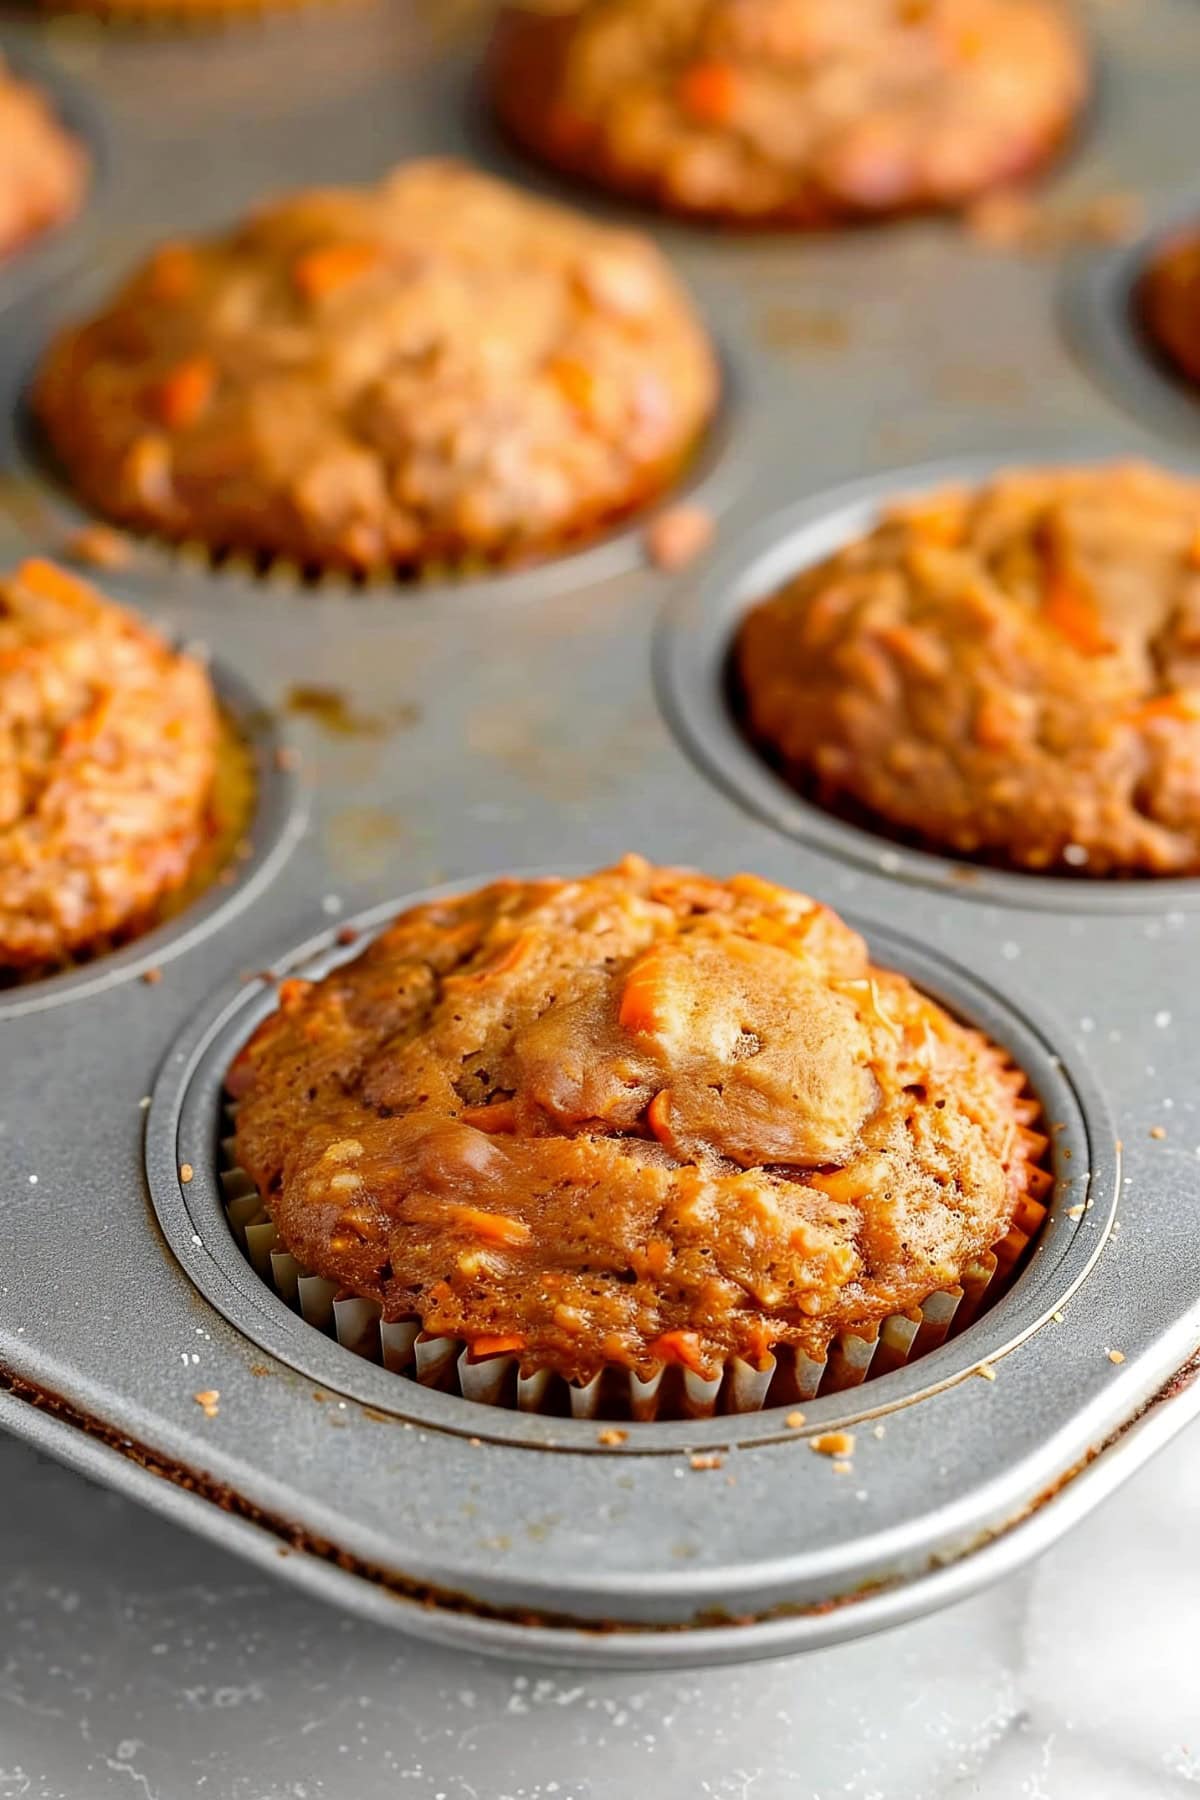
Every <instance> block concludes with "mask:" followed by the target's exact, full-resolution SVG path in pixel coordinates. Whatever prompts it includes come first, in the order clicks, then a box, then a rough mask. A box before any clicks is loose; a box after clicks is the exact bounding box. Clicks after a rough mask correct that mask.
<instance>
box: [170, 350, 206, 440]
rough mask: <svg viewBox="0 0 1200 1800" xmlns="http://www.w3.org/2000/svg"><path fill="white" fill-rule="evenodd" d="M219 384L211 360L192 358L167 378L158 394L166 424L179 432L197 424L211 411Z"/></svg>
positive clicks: (176, 368)
mask: <svg viewBox="0 0 1200 1800" xmlns="http://www.w3.org/2000/svg"><path fill="white" fill-rule="evenodd" d="M216 385H217V370H216V365H215V364H214V362H213V360H212V358H211V357H208V356H189V357H188V358H187V359H186V360H185V361H184V362H181V363H177V364H176V366H175V367H174V368H173V369H172V370H171V371H170V373H169V374H168V375H164V377H163V379H162V380H161V381H160V382H159V384H158V388H157V390H156V392H155V408H156V410H157V412H158V416H159V418H160V419H161V420H162V422H163V424H164V425H166V426H168V427H169V428H170V429H171V430H175V431H179V430H183V429H186V427H187V426H189V425H194V424H196V422H197V420H198V419H200V418H202V417H203V415H204V414H205V412H207V410H208V405H209V402H210V401H211V399H212V397H213V390H214V389H215V387H216Z"/></svg>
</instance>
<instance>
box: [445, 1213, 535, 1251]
mask: <svg viewBox="0 0 1200 1800" xmlns="http://www.w3.org/2000/svg"><path fill="white" fill-rule="evenodd" d="M454 1217H455V1219H456V1220H457V1221H458V1223H459V1224H460V1225H465V1226H466V1227H467V1229H468V1231H473V1232H474V1233H475V1236H476V1237H481V1238H483V1239H484V1240H485V1241H486V1242H487V1243H491V1244H503V1245H505V1246H506V1247H507V1248H512V1247H514V1246H515V1245H517V1244H527V1243H528V1242H529V1240H530V1238H531V1237H532V1236H533V1233H532V1232H531V1231H530V1229H529V1227H528V1225H526V1223H525V1221H524V1219H510V1218H509V1216H508V1214H507V1213H494V1212H487V1211H485V1210H484V1208H483V1207H481V1206H456V1207H455V1209H454Z"/></svg>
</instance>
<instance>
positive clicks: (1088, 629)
mask: <svg viewBox="0 0 1200 1800" xmlns="http://www.w3.org/2000/svg"><path fill="white" fill-rule="evenodd" d="M1042 616H1043V618H1044V619H1046V621H1047V623H1048V624H1050V625H1052V626H1053V627H1054V629H1055V631H1057V632H1059V633H1061V635H1062V636H1063V637H1065V638H1066V639H1067V641H1068V643H1071V644H1074V646H1075V648H1076V649H1077V650H1078V651H1079V652H1080V653H1081V654H1082V655H1084V656H1104V655H1106V654H1107V652H1108V651H1110V650H1112V649H1114V648H1115V645H1114V644H1113V643H1112V640H1111V639H1110V638H1107V637H1105V635H1104V631H1103V629H1102V627H1101V623H1100V614H1099V611H1098V610H1097V607H1096V602H1095V600H1094V599H1093V597H1092V595H1091V594H1090V593H1089V592H1088V591H1087V589H1086V587H1084V586H1083V584H1082V583H1081V582H1079V581H1076V580H1074V579H1072V577H1071V575H1070V574H1069V573H1068V572H1067V570H1066V569H1064V568H1063V567H1062V566H1061V564H1058V565H1056V566H1052V567H1051V568H1050V570H1049V571H1048V574H1047V578H1046V586H1045V589H1044V591H1043V594H1042Z"/></svg>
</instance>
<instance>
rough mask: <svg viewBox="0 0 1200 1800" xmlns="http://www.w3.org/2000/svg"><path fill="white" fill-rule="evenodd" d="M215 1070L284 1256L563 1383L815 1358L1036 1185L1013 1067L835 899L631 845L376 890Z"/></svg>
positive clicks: (977, 1246) (1039, 1178)
mask: <svg viewBox="0 0 1200 1800" xmlns="http://www.w3.org/2000/svg"><path fill="white" fill-rule="evenodd" d="M229 1087H230V1091H231V1092H232V1093H233V1094H234V1095H236V1096H237V1097H239V1099H240V1105H239V1107H238V1112H237V1136H236V1156H237V1159H238V1161H239V1163H240V1164H241V1166H242V1167H243V1168H244V1169H245V1170H246V1171H247V1173H248V1174H249V1175H250V1176H251V1178H252V1179H253V1181H254V1182H255V1183H256V1185H257V1187H258V1189H259V1192H260V1193H261V1195H262V1197H263V1199H264V1201H265V1204H266V1206H267V1208H268V1210H269V1211H270V1213H271V1215H272V1217H273V1219H274V1221H275V1223H276V1226H277V1227H278V1231H279V1234H280V1237H281V1238H282V1240H283V1242H284V1244H285V1245H286V1246H287V1248H288V1249H289V1250H291V1251H292V1252H293V1254H294V1255H295V1256H296V1257H297V1258H298V1259H299V1260H300V1261H301V1262H302V1263H303V1264H305V1265H306V1266H307V1267H309V1268H310V1269H313V1270H315V1271H317V1272H318V1273H320V1274H322V1275H324V1276H326V1277H327V1278H328V1279H329V1280H332V1281H336V1282H337V1283H339V1284H340V1285H341V1286H343V1287H345V1288H346V1289H348V1290H350V1291H351V1292H353V1293H355V1294H359V1295H363V1296H369V1297H372V1298H375V1299H377V1300H378V1301H380V1302H381V1304H382V1306H383V1309H384V1314H385V1317H387V1318H391V1319H396V1318H402V1317H411V1316H414V1315H415V1316H418V1317H419V1318H420V1319H421V1320H422V1322H423V1323H424V1326H425V1328H426V1329H427V1330H429V1331H431V1332H434V1333H439V1334H445V1335H448V1336H451V1337H455V1338H462V1339H466V1340H467V1341H468V1342H469V1343H470V1344H472V1345H474V1346H475V1348H476V1350H477V1351H479V1352H481V1353H486V1352H489V1351H499V1350H506V1351H514V1352H519V1353H520V1354H521V1355H522V1357H523V1358H524V1359H525V1360H526V1362H527V1363H528V1364H529V1365H530V1366H534V1367H541V1368H550V1369H553V1370H557V1371H558V1372H559V1373H561V1374H563V1375H565V1376H567V1377H568V1378H573V1379H579V1380H587V1379H588V1378H589V1377H590V1376H591V1375H592V1374H594V1373H595V1372H596V1371H597V1370H598V1369H599V1368H600V1367H601V1366H602V1365H605V1364H617V1365H626V1366H629V1367H633V1368H637V1369H639V1370H642V1371H647V1370H649V1369H650V1368H652V1367H653V1366H654V1365H656V1364H662V1363H664V1362H682V1363H684V1364H685V1365H686V1366H688V1367H691V1368H693V1369H695V1370H697V1371H700V1372H703V1373H709V1374H711V1373H715V1372H716V1370H717V1369H718V1368H719V1367H720V1366H721V1364H722V1363H723V1362H724V1360H725V1358H726V1357H728V1356H729V1355H731V1354H732V1355H738V1356H741V1357H744V1358H746V1359H747V1360H755V1361H757V1360H758V1359H760V1358H761V1357H762V1356H763V1355H764V1353H765V1352H766V1351H767V1349H768V1348H769V1347H770V1346H771V1345H772V1344H777V1343H792V1344H798V1345H801V1346H804V1347H805V1348H806V1349H807V1350H808V1351H809V1352H810V1353H811V1354H814V1355H818V1354H820V1353H822V1352H823V1349H824V1347H825V1345H826V1344H827V1343H828V1341H829V1340H830V1338H831V1337H832V1336H833V1335H834V1334H835V1333H836V1332H837V1331H838V1330H839V1329H840V1328H841V1327H843V1326H845V1325H847V1324H849V1323H852V1322H861V1321H870V1320H877V1319H881V1318H883V1317H885V1316H887V1315H888V1314H890V1313H892V1312H895V1311H896V1310H898V1309H903V1308H905V1307H908V1306H910V1305H912V1304H913V1303H915V1302H917V1301H919V1300H921V1299H923V1298H925V1297H926V1296H927V1295H928V1294H930V1293H931V1292H932V1291H935V1290H937V1289H938V1288H941V1287H944V1286H945V1285H947V1284H949V1283H952V1282H953V1281H954V1279H955V1277H956V1275H957V1273H958V1272H959V1271H960V1270H962V1269H963V1268H964V1267H965V1266H966V1265H967V1264H968V1263H969V1262H971V1261H972V1259H973V1258H974V1257H976V1256H977V1255H978V1254H980V1253H982V1252H984V1251H985V1250H986V1249H987V1248H988V1247H989V1246H990V1245H992V1244H994V1243H995V1242H996V1241H997V1240H998V1239H1000V1238H1002V1237H1003V1236H1004V1234H1005V1232H1006V1230H1007V1228H1008V1225H1009V1222H1010V1220H1011V1218H1012V1216H1013V1213H1014V1209H1015V1208H1016V1207H1017V1205H1018V1203H1019V1201H1020V1200H1021V1198H1022V1196H1023V1195H1024V1194H1025V1193H1026V1192H1027V1191H1030V1190H1031V1189H1033V1188H1034V1187H1035V1186H1038V1187H1039V1190H1040V1189H1041V1188H1043V1187H1044V1185H1045V1181H1046V1178H1045V1176H1044V1174H1043V1172H1042V1171H1041V1170H1040V1169H1037V1168H1036V1167H1034V1166H1033V1161H1031V1159H1034V1161H1035V1160H1036V1158H1037V1157H1038V1156H1040V1155H1041V1154H1042V1152H1043V1151H1044V1149H1045V1139H1044V1138H1042V1137H1039V1136H1038V1135H1037V1134H1036V1133H1034V1132H1031V1131H1029V1130H1028V1129H1027V1126H1028V1124H1029V1123H1030V1121H1031V1119H1033V1118H1034V1117H1036V1114H1037V1106H1036V1103H1035V1102H1033V1101H1031V1100H1030V1099H1029V1098H1028V1097H1027V1096H1025V1095H1024V1094H1023V1088H1024V1078H1023V1077H1022V1076H1021V1075H1019V1074H1018V1073H1016V1072H1015V1071H1014V1070H1013V1069H1012V1068H1011V1067H1010V1066H1009V1065H1008V1064H1007V1063H1006V1061H1005V1059H1004V1057H1003V1056H1002V1054H1001V1052H1000V1051H998V1050H997V1049H995V1048H994V1047H993V1046H992V1045H990V1044H989V1043H987V1042H986V1041H985V1039H983V1038H982V1037H980V1036H979V1035H978V1034H977V1033H975V1032H973V1031H969V1030H967V1029H965V1028H964V1027H963V1026H961V1025H959V1024H957V1023H956V1022H955V1021H954V1020H953V1019H951V1018H950V1017H949V1016H948V1015H947V1014H946V1013H945V1012H943V1011H942V1010H941V1008H940V1007H938V1006H936V1005H935V1004H934V1003H933V1002H932V1001H930V1000H928V999H927V998H926V997H925V996H924V995H922V994H920V993H918V992H917V990H916V989H915V988H914V987H913V986H912V985H911V984H910V983H909V982H908V981H906V980H905V979H904V977H903V976H900V975H896V974H892V973H889V972H887V971H885V970H882V969H877V968H874V967H873V966H872V964H871V963H870V961H869V959H868V955H867V950H866V947H865V945H864V944H863V942H862V939H861V938H859V937H858V936H857V935H856V934H855V933H854V932H853V931H851V930H850V929H849V928H848V927H847V926H846V925H844V924H843V923H842V922H841V920H839V919H838V918H837V917H836V915H835V914H833V913H832V912H829V911H828V910H827V909H826V908H825V907H823V906H820V905H818V904H817V903H816V902H815V901H813V900H810V899H807V898H806V897H805V896H804V895H803V894H796V893H792V892H790V891H789V890H787V889H785V888H781V887H775V886H773V885H771V884H770V883H769V882H766V881H762V880H760V879H758V878H757V877H755V876H750V875H738V876H735V877H734V878H733V879H732V880H730V881H717V880H712V879H709V878H708V877H706V876H703V875H697V874H694V873H692V872H691V871H689V870H684V869H670V868H655V867H652V866H651V865H650V864H648V863H646V862H643V861H642V860H641V859H640V858H638V857H628V858H626V860H625V861H624V862H622V863H620V864H619V865H618V866H617V867H616V868H613V869H609V870H606V871H603V872H601V873H599V874H595V875H591V876H588V877H586V878H583V879H580V880H576V881H556V880H541V881H500V882H496V883H494V884H493V885H491V886H488V887H485V888H483V889H481V890H479V891H477V892H475V893H470V894H466V895H464V896H462V897H460V898H455V899H446V900H437V901H434V902H432V903H431V904H428V905H423V906H417V907H414V908H413V909H412V910H411V911H408V912H405V913H402V914H401V915H400V916H399V917H398V918H397V919H396V920H395V921H394V923H393V924H391V925H390V926H389V927H388V928H387V929H386V930H385V931H384V932H383V933H382V935H381V936H380V937H378V938H377V939H376V940H375V941H374V942H373V943H372V944H371V946H370V947H369V948H368V949H367V950H366V951H364V952H363V953H362V954H361V955H360V956H358V957H357V958H356V959H355V960H354V961H353V962H351V963H349V964H347V965H346V966H344V967H342V968H339V969H337V970H335V971H334V972H333V973H332V974H331V975H328V976H327V977H326V978H325V979H324V980H322V981H319V982H317V983H315V984H312V983H309V982H305V981H289V982H285V983H284V984H283V985H282V986H281V989H280V995H279V1007H278V1010H277V1011H276V1012H274V1013H273V1014H271V1015H270V1016H269V1017H268V1018H267V1020H266V1021H265V1022H264V1023H263V1024H262V1025H261V1026H260V1027H259V1029H258V1031H257V1032H256V1033H255V1035H254V1036H253V1037H252V1038H251V1039H250V1041H249V1043H248V1044H247V1045H246V1047H245V1048H244V1049H243V1050H242V1052H241V1053H240V1055H239V1057H238V1058H237V1060H236V1062H235V1064H234V1066H233V1069H232V1070H231V1073H230V1077H229Z"/></svg>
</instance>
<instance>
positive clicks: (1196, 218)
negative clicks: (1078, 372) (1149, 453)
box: [1058, 187, 1200, 466]
mask: <svg viewBox="0 0 1200 1800" xmlns="http://www.w3.org/2000/svg"><path fill="white" fill-rule="evenodd" d="M1188 224H1194V225H1195V226H1196V229H1197V231H1198V232H1200V188H1196V187H1188V188H1187V189H1186V190H1184V191H1181V192H1176V193H1174V194H1172V195H1171V197H1170V198H1169V199H1168V200H1166V201H1165V202H1164V203H1163V204H1162V205H1161V206H1159V207H1157V208H1156V209H1155V212H1154V215H1153V217H1152V218H1151V220H1150V221H1149V223H1148V224H1147V225H1146V226H1145V227H1144V229H1143V230H1141V231H1139V232H1138V234H1137V235H1136V237H1133V238H1130V239H1129V240H1128V241H1127V242H1126V243H1123V244H1120V245H1118V246H1117V247H1116V248H1115V249H1111V250H1108V251H1105V252H1101V253H1098V254H1093V255H1091V256H1089V257H1087V258H1085V259H1083V260H1082V261H1081V260H1079V259H1078V258H1077V259H1076V260H1075V262H1074V263H1073V265H1070V266H1069V267H1068V270H1067V273H1066V276H1065V278H1064V280H1063V283H1062V286H1061V291H1060V294H1059V297H1058V311H1059V312H1060V314H1061V318H1062V324H1063V328H1064V336H1065V339H1066V342H1067V345H1068V348H1069V349H1070V350H1072V351H1073V352H1074V354H1075V356H1076V358H1077V360H1078V361H1079V363H1080V365H1081V366H1082V368H1083V369H1084V371H1085V372H1086V374H1087V375H1088V376H1089V378H1090V379H1091V380H1092V381H1093V382H1095V383H1096V385H1097V386H1098V387H1099V388H1100V389H1101V391H1102V392H1103V393H1104V394H1105V395H1106V396H1107V397H1108V398H1109V399H1110V400H1112V401H1114V402H1115V403H1116V404H1117V405H1119V406H1121V407H1122V408H1123V409H1124V411H1125V412H1126V413H1127V414H1129V415H1130V416H1131V417H1132V418H1134V419H1136V420H1137V421H1138V422H1139V423H1140V424H1142V425H1143V426H1144V427H1145V428H1146V429H1148V430H1150V431H1153V432H1154V433H1155V435H1156V437H1157V436H1158V435H1161V436H1162V437H1164V438H1166V439H1168V440H1174V441H1175V443H1176V444H1177V445H1182V444H1183V443H1184V442H1186V441H1187V440H1189V439H1190V440H1191V441H1192V442H1193V443H1195V444H1197V445H1198V446H1200V386H1197V387H1195V388H1194V389H1193V388H1192V387H1190V386H1189V384H1188V380H1187V377H1186V376H1185V375H1184V374H1183V373H1182V371H1178V372H1176V371H1173V370H1172V367H1171V365H1170V362H1169V360H1168V358H1167V353H1166V352H1165V351H1164V350H1160V349H1159V348H1158V347H1157V346H1156V345H1155V343H1154V341H1153V339H1152V338H1151V336H1150V334H1149V332H1148V331H1147V329H1146V328H1145V326H1144V325H1143V324H1142V321H1141V320H1140V318H1139V316H1138V311H1137V288H1138V283H1139V281H1140V280H1141V278H1142V276H1143V275H1144V274H1145V272H1146V270H1147V268H1148V267H1149V264H1150V261H1151V259H1152V258H1153V257H1154V255H1155V253H1156V252H1157V251H1158V250H1159V249H1160V248H1162V247H1164V246H1165V244H1166V243H1167V241H1168V240H1169V239H1170V238H1171V237H1172V236H1173V235H1174V233H1175V232H1177V231H1178V230H1179V229H1180V228H1181V227H1183V226H1186V225H1188ZM1198 453H1200V452H1198ZM1155 460H1156V461H1161V462H1163V463H1165V464H1167V465H1168V466H1169V459H1168V458H1167V457H1162V456H1156V457H1155Z"/></svg>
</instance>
